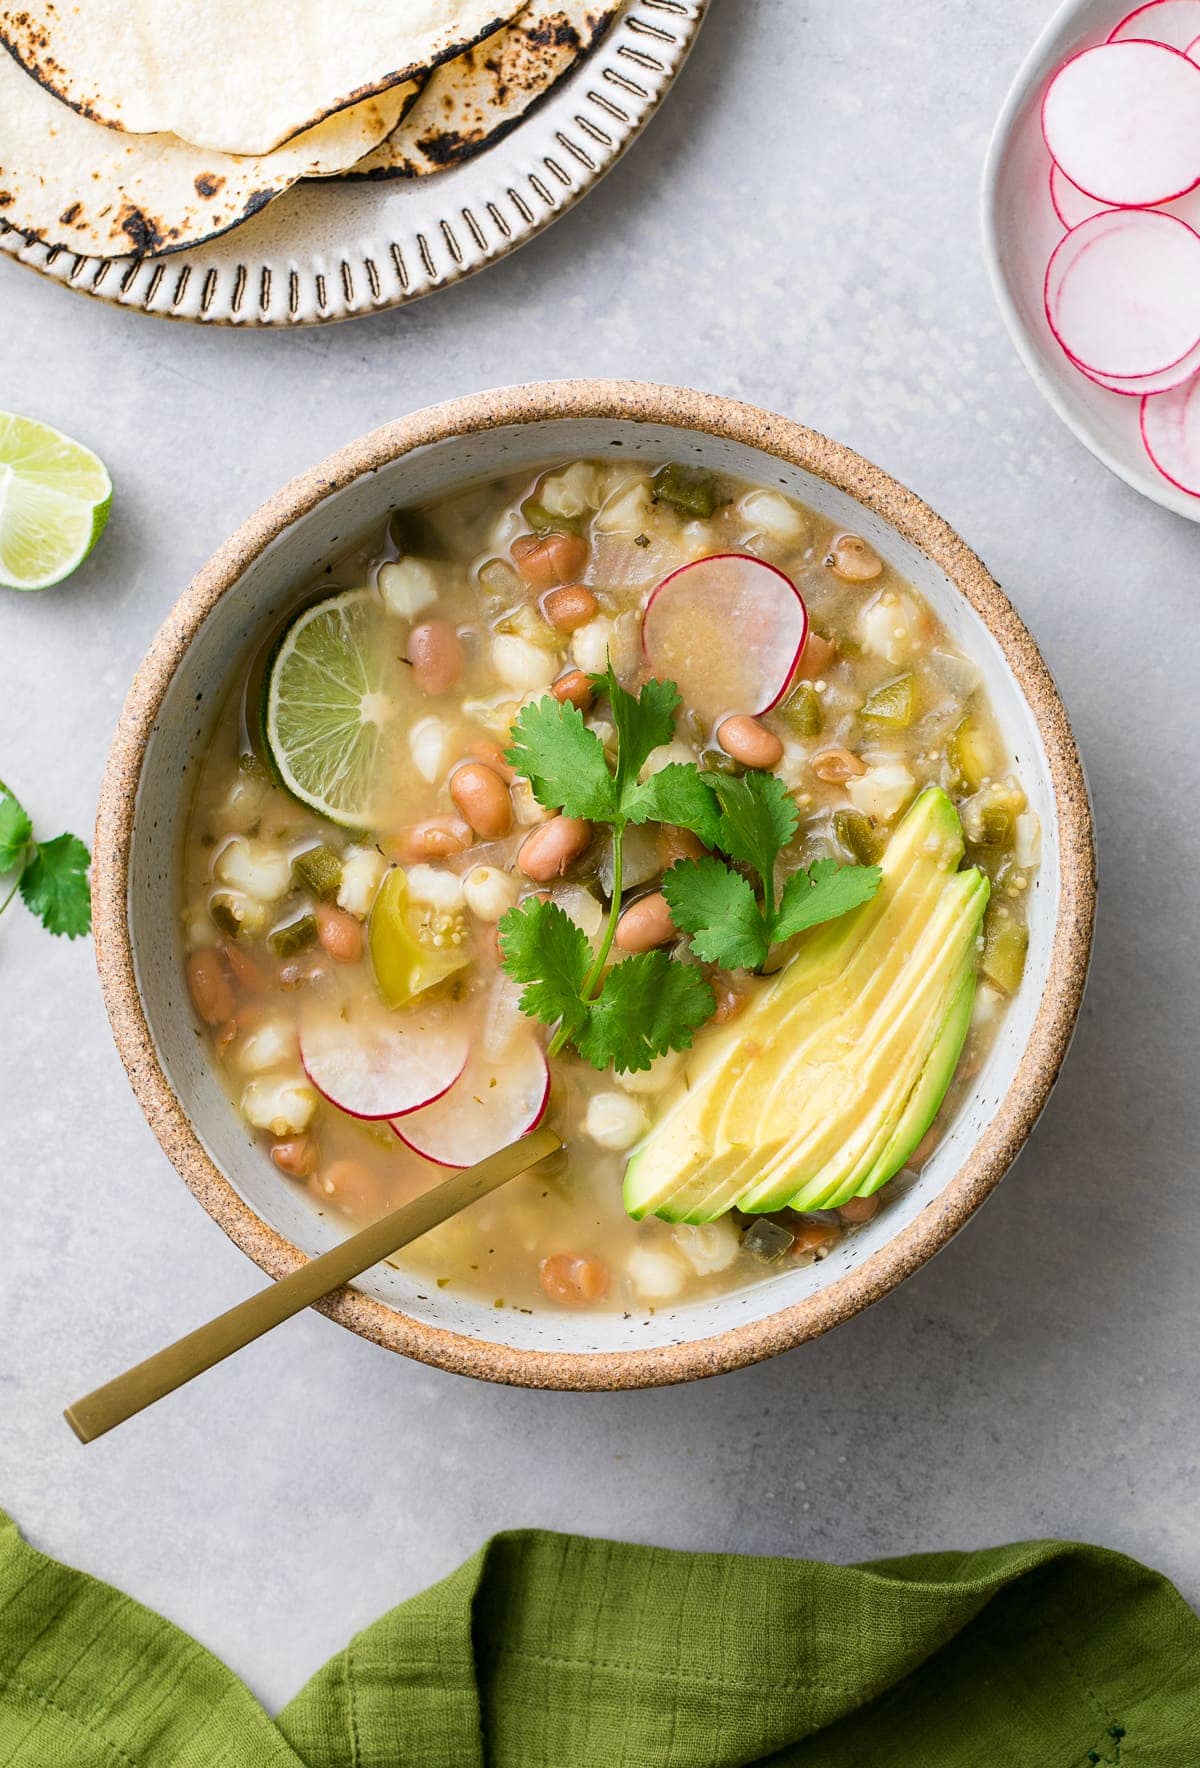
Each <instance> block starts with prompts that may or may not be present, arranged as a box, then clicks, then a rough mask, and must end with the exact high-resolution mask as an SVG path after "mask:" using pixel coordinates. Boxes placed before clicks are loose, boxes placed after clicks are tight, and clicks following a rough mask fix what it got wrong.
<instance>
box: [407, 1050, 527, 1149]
mask: <svg viewBox="0 0 1200 1768" xmlns="http://www.w3.org/2000/svg"><path fill="white" fill-rule="evenodd" d="M549 1098H550V1069H549V1066H548V1064H547V1062H546V1058H545V1055H544V1054H543V1052H542V1046H541V1045H540V1044H539V1043H538V1041H537V1039H536V1038H535V1037H534V1035H533V1033H532V1032H531V1031H529V1030H527V1029H524V1028H523V1029H522V1030H521V1031H520V1032H518V1033H517V1034H516V1035H515V1036H514V1037H513V1038H512V1039H511V1041H510V1042H509V1045H508V1048H507V1049H506V1050H505V1051H504V1053H503V1054H502V1055H500V1056H496V1055H494V1054H490V1053H489V1052H488V1050H487V1049H486V1047H485V1046H484V1044H483V1043H482V1042H481V1043H479V1044H477V1045H476V1047H475V1048H474V1049H473V1050H472V1051H471V1054H470V1056H469V1058H468V1060H467V1066H466V1067H465V1068H464V1069H463V1072H462V1073H461V1075H460V1076H459V1077H458V1079H457V1080H456V1081H455V1083H454V1085H453V1086H452V1087H451V1088H450V1090H449V1092H447V1093H445V1094H443V1096H442V1097H441V1098H440V1099H438V1100H437V1101H436V1102H435V1103H434V1104H432V1105H426V1106H425V1107H424V1108H423V1109H422V1110H420V1111H414V1112H412V1113H410V1115H409V1116H407V1117H403V1118H401V1119H400V1121H399V1123H395V1124H393V1125H392V1128H393V1129H394V1130H395V1132H396V1134H397V1135H398V1136H399V1138H400V1140H401V1141H402V1142H403V1143H404V1144H405V1145H406V1146H407V1147H409V1148H411V1149H412V1150H413V1152H414V1153H415V1154H422V1155H424V1157H425V1159H426V1160H432V1161H435V1162H436V1163H437V1165H438V1166H474V1164H475V1162H476V1161H477V1160H484V1159H486V1157H487V1156H488V1155H489V1154H494V1153H495V1152H496V1150H497V1148H506V1147H507V1146H508V1144H509V1143H510V1142H515V1141H516V1140H517V1138H518V1136H527V1135H528V1134H529V1132H530V1130H535V1129H536V1128H537V1126H538V1124H539V1123H541V1121H542V1118H543V1117H544V1116H545V1112H546V1104H547V1101H548V1100H549Z"/></svg>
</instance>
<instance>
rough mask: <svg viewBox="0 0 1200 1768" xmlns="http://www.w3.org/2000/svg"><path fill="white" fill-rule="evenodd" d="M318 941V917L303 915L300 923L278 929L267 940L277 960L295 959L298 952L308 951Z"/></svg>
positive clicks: (292, 922)
mask: <svg viewBox="0 0 1200 1768" xmlns="http://www.w3.org/2000/svg"><path fill="white" fill-rule="evenodd" d="M316 939H317V917H316V916H315V915H301V916H300V919H299V920H298V921H289V922H288V923H287V925H286V926H284V927H276V929H275V931H274V933H272V934H271V936H270V938H269V939H268V940H267V944H268V945H269V946H270V948H271V950H272V951H273V952H274V953H275V956H276V957H277V958H294V957H295V955H296V953H297V952H302V951H307V949H308V947H309V946H310V945H315V944H316Z"/></svg>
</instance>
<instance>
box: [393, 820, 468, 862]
mask: <svg viewBox="0 0 1200 1768" xmlns="http://www.w3.org/2000/svg"><path fill="white" fill-rule="evenodd" d="M474 839H475V838H474V834H473V832H472V829H471V825H470V823H464V822H463V820H462V818H461V817H456V816H431V817H427V818H426V819H425V821H424V822H423V823H413V824H412V826H411V827H410V828H407V829H404V830H403V831H402V832H401V834H400V836H399V837H398V839H397V842H396V852H397V854H398V856H399V858H400V859H401V861H402V862H403V863H404V864H405V865H411V864H413V862H414V861H416V860H422V859H449V858H450V857H451V855H452V854H455V853H465V852H466V851H467V848H468V847H471V846H473V845H474Z"/></svg>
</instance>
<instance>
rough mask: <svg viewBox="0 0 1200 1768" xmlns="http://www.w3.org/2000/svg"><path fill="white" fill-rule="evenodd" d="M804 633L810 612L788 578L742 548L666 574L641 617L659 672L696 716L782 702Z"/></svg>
mask: <svg viewBox="0 0 1200 1768" xmlns="http://www.w3.org/2000/svg"><path fill="white" fill-rule="evenodd" d="M807 638H808V610H807V609H806V608H805V606H804V603H803V601H802V600H801V597H800V591H799V590H798V589H797V588H796V585H795V584H794V583H793V582H792V580H791V578H790V577H785V576H784V574H783V572H782V571H777V570H776V569H775V566H774V565H768V564H766V563H765V562H764V561H763V560H762V559H756V558H752V557H751V556H750V555H749V554H748V553H717V554H715V555H714V556H713V557H712V558H709V559H697V560H695V562H694V563H693V564H690V565H682V566H681V567H680V569H679V570H678V571H673V572H672V573H671V575H670V576H669V577H664V578H663V580H662V582H661V583H660V584H659V586H658V588H657V589H656V590H655V591H654V593H653V595H652V596H651V597H650V600H649V603H648V604H647V607H646V612H645V615H644V617H643V620H642V644H643V646H644V648H645V652H646V657H647V659H648V660H649V663H650V667H651V669H652V670H653V671H654V674H655V675H657V676H662V677H665V678H666V679H667V680H668V681H673V682H674V683H675V684H676V686H677V687H678V689H679V691H680V693H681V694H682V695H683V700H684V704H685V706H687V707H688V708H690V710H692V711H694V712H698V713H699V714H700V716H701V717H702V718H714V719H715V718H719V717H720V716H721V715H722V713H731V712H750V713H758V712H769V711H770V709H771V707H772V706H774V705H775V704H776V703H777V702H778V701H780V700H782V698H783V696H784V694H785V693H786V692H787V689H788V684H789V683H790V682H791V679H792V676H793V675H794V673H795V670H796V665H797V664H798V663H799V661H800V653H801V652H802V651H803V649H804V645H805V641H806V640H807Z"/></svg>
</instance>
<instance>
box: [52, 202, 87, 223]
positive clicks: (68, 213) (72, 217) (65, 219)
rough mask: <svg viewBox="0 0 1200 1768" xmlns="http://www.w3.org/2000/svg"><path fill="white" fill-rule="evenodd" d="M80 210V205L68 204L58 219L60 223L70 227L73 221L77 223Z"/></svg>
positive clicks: (81, 206) (81, 205)
mask: <svg viewBox="0 0 1200 1768" xmlns="http://www.w3.org/2000/svg"><path fill="white" fill-rule="evenodd" d="M82 208H83V204H82V203H71V204H69V206H68V207H67V208H65V209H64V210H63V212H62V214H61V215H60V216H59V217H58V218H59V220H60V221H61V222H62V224H63V226H64V227H70V225H71V223H72V222H73V221H78V219H79V216H80V212H81V210H82Z"/></svg>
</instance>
